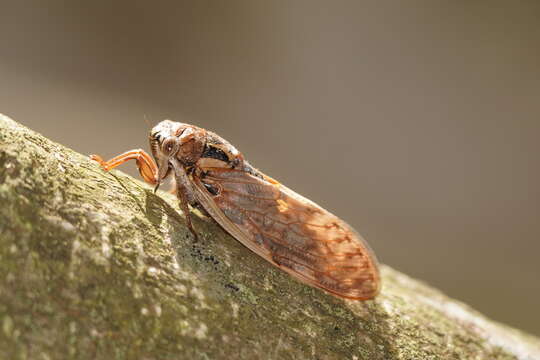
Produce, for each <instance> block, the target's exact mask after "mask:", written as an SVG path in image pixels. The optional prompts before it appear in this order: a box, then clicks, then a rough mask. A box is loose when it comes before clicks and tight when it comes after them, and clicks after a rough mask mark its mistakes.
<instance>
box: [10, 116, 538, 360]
mask: <svg viewBox="0 0 540 360" xmlns="http://www.w3.org/2000/svg"><path fill="white" fill-rule="evenodd" d="M0 204H1V206H0V353H1V354H2V356H1V357H3V358H6V359H8V358H9V359H42V358H43V359H62V358H76V359H131V358H137V359H147V360H150V359H156V360H157V359H373V360H376V359H527V360H532V359H540V341H539V339H538V338H536V337H533V336H530V335H527V334H524V333H522V332H520V331H518V330H515V329H512V328H510V327H507V326H504V325H501V324H498V323H495V322H493V321H491V320H488V319H487V318H485V317H484V316H483V315H481V314H479V313H478V312H476V311H474V310H472V309H471V308H470V307H468V306H467V305H464V304H462V303H459V302H457V301H455V300H452V299H449V298H448V297H447V296H445V295H443V294H442V293H441V292H439V291H437V290H435V289H433V288H431V287H429V286H427V285H425V284H423V283H421V282H419V281H416V280H414V279H411V278H410V277H408V276H406V275H403V274H401V273H399V272H397V271H395V270H393V269H391V268H389V267H388V266H382V277H383V279H382V281H383V289H382V293H381V295H380V296H379V297H378V298H377V299H376V300H374V301H366V302H358V301H349V300H341V299H337V298H334V297H332V296H329V295H327V294H325V293H323V292H321V291H319V290H316V289H313V288H310V287H308V286H305V285H303V284H300V283H298V282H296V281H295V280H293V279H292V278H291V277H290V276H288V275H286V274H284V273H282V272H281V271H280V270H278V269H276V268H274V267H272V266H271V265H270V264H268V263H267V262H266V261H264V260H263V259H261V258H260V257H258V256H257V255H255V254H253V253H251V252H250V251H249V250H248V249H246V248H245V247H243V246H242V245H241V244H240V243H239V242H238V241H236V240H235V239H233V238H231V237H230V236H229V235H227V234H226V233H225V232H224V231H223V230H222V229H221V228H220V227H219V226H218V225H216V224H215V223H214V222H213V221H212V220H211V219H208V218H204V217H203V216H199V215H197V213H195V216H194V226H195V228H196V229H197V230H198V232H199V237H200V238H199V241H198V242H194V240H193V238H192V236H191V234H190V232H189V231H188V230H187V228H186V224H185V221H184V217H183V215H182V214H181V212H180V211H179V209H178V206H177V201H176V199H175V198H174V197H173V196H172V195H170V194H167V193H165V192H158V194H157V195H154V194H153V192H152V189H150V188H149V187H148V186H146V185H144V184H142V183H141V182H139V181H137V180H134V179H133V178H131V177H129V176H126V175H124V174H122V173H121V172H117V171H112V172H111V173H106V172H104V171H102V170H101V169H100V168H99V166H98V165H97V164H96V163H94V162H92V161H90V160H89V159H88V158H87V157H86V156H83V155H80V154H78V153H75V152H74V151H72V150H70V149H67V148H65V147H63V146H61V145H59V144H56V143H54V142H52V141H50V140H48V139H46V138H44V137H43V136H41V135H39V134H37V133H35V132H33V131H31V130H29V129H27V128H25V127H23V126H21V125H19V124H18V123H16V122H14V121H13V120H10V119H8V118H7V117H5V116H1V115H0Z"/></svg>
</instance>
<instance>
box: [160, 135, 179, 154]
mask: <svg viewBox="0 0 540 360" xmlns="http://www.w3.org/2000/svg"><path fill="white" fill-rule="evenodd" d="M175 148H176V138H172V137H170V138H168V139H165V141H163V144H162V145H161V151H162V152H163V153H164V154H165V155H170V154H171V153H172V152H173V151H174V150H175Z"/></svg>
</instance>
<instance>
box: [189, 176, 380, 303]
mask: <svg viewBox="0 0 540 360" xmlns="http://www.w3.org/2000/svg"><path fill="white" fill-rule="evenodd" d="M204 172H205V176H204V179H199V178H194V183H195V185H196V192H197V195H198V198H199V200H200V202H201V203H202V205H203V207H204V208H205V209H206V210H207V211H208V213H209V214H210V215H211V216H212V217H213V218H214V219H215V220H216V221H217V222H218V223H219V224H220V225H221V226H222V227H223V228H225V230H227V231H228V232H229V233H230V234H231V235H232V236H234V237H235V238H236V239H237V240H239V241H240V242H242V243H243V244H244V245H245V246H247V247H248V248H249V249H250V250H252V251H253V252H255V253H257V254H258V255H260V256H262V257H263V258H265V259H266V260H268V261H269V262H271V263H272V264H273V265H275V266H277V267H279V268H281V269H282V270H284V271H286V272H288V273H289V274H291V275H293V276H294V277H296V278H297V279H299V280H300V281H302V282H305V283H307V284H309V285H312V286H315V287H319V288H322V289H324V290H326V291H328V292H330V293H333V294H335V295H337V296H340V297H345V298H350V299H362V300H365V299H371V298H373V297H374V296H375V295H377V293H378V292H379V288H380V277H379V272H378V264H377V260H376V258H375V256H374V254H373V252H372V251H371V250H370V248H369V246H368V245H367V244H366V242H365V241H364V240H363V239H362V237H361V236H360V235H358V234H357V233H356V231H354V230H353V229H352V228H351V227H350V226H348V225H347V224H346V223H345V222H344V221H342V220H340V219H339V218H337V217H336V216H335V215H333V214H331V213H329V212H328V211H326V210H324V209H323V208H321V207H320V206H318V205H317V204H315V203H313V202H312V201H310V200H308V199H306V198H304V197H302V196H300V195H298V194H297V193H295V192H294V191H292V190H290V189H288V188H286V187H285V186H283V185H281V184H279V183H278V182H276V181H274V180H272V179H271V178H268V177H265V178H264V179H261V178H259V177H256V176H254V175H252V174H249V173H247V172H244V171H239V170H231V169H224V168H209V169H208V168H207V169H204ZM205 184H206V185H205ZM209 189H211V190H212V191H209Z"/></svg>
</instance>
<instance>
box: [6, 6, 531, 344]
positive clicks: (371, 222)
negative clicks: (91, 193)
mask: <svg viewBox="0 0 540 360" xmlns="http://www.w3.org/2000/svg"><path fill="white" fill-rule="evenodd" d="M539 19H540V2H538V1H522V2H517V1H453V2H438V1H406V2H398V1H394V2H380V1H373V2H361V1H307V0H306V1H294V0H290V1H289V0H287V1H252V0H245V1H236V0H235V1H157V2H150V1H139V0H131V1H113V2H110V1H91V2H89V1H85V2H83V1H53V0H49V1H46V2H45V1H37V0H35V1H18V2H16V1H11V2H7V1H4V0H0V112H1V113H4V114H6V115H9V116H11V117H13V118H14V119H16V120H18V121H20V122H22V123H23V124H25V125H27V126H29V127H31V128H33V129H35V130H37V131H39V132H41V133H43V134H44V135H46V136H48V137H50V138H52V139H54V140H56V141H58V142H60V143H63V144H65V145H67V146H70V147H72V148H73V149H75V150H77V151H79V152H82V153H87V154H89V153H99V154H101V155H103V156H104V157H111V156H113V155H117V154H118V153H120V152H122V151H125V150H128V149H131V148H137V147H143V148H146V149H148V145H147V134H148V131H149V126H148V125H147V124H146V123H145V120H144V118H145V116H146V117H147V118H148V119H149V121H150V122H151V123H152V124H154V123H157V122H158V121H160V120H162V119H164V118H170V119H174V120H179V121H184V122H190V123H193V124H196V125H199V126H202V127H205V128H207V129H209V130H213V131H215V132H217V133H218V134H220V135H221V136H223V137H224V138H226V139H228V140H229V141H231V142H232V143H233V144H234V145H235V146H236V147H237V148H238V149H240V151H242V152H243V153H244V155H245V156H246V157H247V159H248V160H250V161H251V163H252V164H254V165H255V166H256V167H259V168H260V169H261V170H263V171H264V172H266V173H267V174H269V175H270V176H272V177H275V178H277V179H279V180H280V181H282V182H283V183H284V184H286V185H287V186H289V187H291V188H292V189H294V190H296V191H298V192H299V193H301V194H303V195H305V196H306V197H308V198H310V199H312V200H314V201H316V202H318V203H319V204H321V205H322V206H324V207H326V208H328V209H329V210H331V211H333V212H334V213H336V214H337V215H339V216H340V217H342V218H343V219H345V220H346V221H348V222H349V223H350V224H351V225H353V226H354V227H355V228H357V229H358V230H359V232H360V233H362V234H363V235H364V237H366V238H367V239H368V241H369V243H370V244H371V245H372V247H373V248H374V249H375V250H376V252H377V254H378V256H379V258H380V259H381V261H382V262H384V263H387V264H389V265H390V266H392V267H395V268H397V269H399V270H402V271H404V272H406V273H407V274H410V275H412V276H414V277H417V278H420V279H424V280H425V281H427V282H428V283H430V284H432V285H434V286H436V287H439V288H440V289H442V290H443V291H444V292H446V293H447V294H449V295H451V296H452V297H455V298H458V299H461V300H463V301H465V302H467V303H469V304H470V305H472V306H473V307H475V308H477V309H478V310H480V311H481V312H483V313H485V314H487V315H488V316H490V317H492V318H494V319H496V320H499V321H503V322H506V323H509V324H511V325H514V326H517V327H519V328H522V329H524V330H528V331H530V332H533V333H536V334H540V321H538V320H540V314H539V310H538V309H539V304H540V300H539V297H540V281H539V275H540V264H539V253H540V241H539V240H540V223H539V219H540V216H539V215H540V190H539V187H538V185H539V184H540V170H539V167H538V165H539V162H538V156H539V154H540V141H539V136H540V119H539V115H540V65H539V64H540V21H539ZM123 170H124V171H127V172H130V173H131V174H134V175H135V174H137V172H136V170H135V167H134V165H133V164H131V165H129V166H126V167H124V168H123Z"/></svg>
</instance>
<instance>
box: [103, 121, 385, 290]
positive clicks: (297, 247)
mask: <svg viewBox="0 0 540 360" xmlns="http://www.w3.org/2000/svg"><path fill="white" fill-rule="evenodd" d="M150 145H151V149H152V154H153V156H154V158H155V159H156V161H157V166H156V168H157V169H156V170H154V173H155V179H154V181H153V182H152V181H148V180H147V181H148V182H151V183H154V184H157V185H159V183H161V181H163V179H164V178H165V177H167V176H168V175H169V174H170V173H171V172H172V173H174V176H175V180H176V187H177V189H176V192H177V194H178V196H179V198H180V199H181V201H182V203H183V206H184V210H187V203H190V204H191V205H192V206H197V207H199V208H202V209H204V210H205V211H206V212H207V213H208V214H209V215H210V216H211V217H212V218H213V219H214V220H216V221H217V222H218V223H219V224H220V225H221V226H222V227H223V228H224V229H225V230H226V231H228V232H229V233H230V234H231V235H232V236H234V237H235V238H236V239H237V240H239V241H240V242H242V243H243V244H244V245H245V246H246V247H248V248H249V249H251V250H252V251H253V252H255V253H256V254H258V255H260V256H261V257H263V258H265V259H266V260H268V261H269V262H270V263H272V264H273V265H275V266H277V267H279V268H280V269H282V270H284V271H286V272H287V273H289V274H291V275H293V276H294V277H295V278H297V279H299V280H300V281H302V282H304V283H307V284H309V285H311V286H315V287H319V288H321V289H324V290H326V291H328V292H330V293H332V294H334V295H337V296H340V297H344V298H350V299H362V300H365V299H371V298H373V297H374V296H376V295H377V293H378V292H379V289H380V276H379V270H378V264H377V260H376V258H375V256H374V254H373V252H372V251H371V250H370V248H369V247H368V245H367V244H366V242H365V241H364V240H363V239H362V238H361V237H360V235H358V234H357V233H356V232H355V231H354V230H353V229H352V228H351V227H350V226H349V225H347V224H346V223H345V222H344V221H342V220H340V219H339V218H337V217H336V216H335V215H333V214H331V213H330V212H328V211H326V210H324V209H323V208H321V207H320V206H318V205H317V204H315V203H313V202H312V201H310V200H308V199H306V198H304V197H302V196H300V195H298V194H297V193H295V192H294V191H292V190H290V189H288V188H287V187H285V186H283V185H282V184H280V183H278V182H277V181H275V180H273V179H272V178H270V177H268V176H266V175H264V174H262V173H261V172H259V171H258V170H256V169H254V168H253V167H252V166H251V165H250V164H249V163H248V162H247V161H245V160H244V157H243V156H242V154H241V153H239V152H238V151H237V150H236V149H235V148H234V147H233V146H232V145H231V144H229V143H228V142H227V141H225V140H224V139H222V138H221V137H219V136H218V135H216V134H214V133H211V132H209V131H206V130H204V129H201V128H198V127H195V126H192V125H187V124H182V123H176V122H172V121H168V120H165V121H163V122H161V123H160V124H158V125H157V126H156V127H155V128H154V129H153V130H152V132H151V136H150ZM130 154H131V153H130ZM131 158H133V157H131ZM115 159H116V158H115ZM115 159H113V160H115ZM137 159H138V158H137ZM145 159H146V157H145ZM96 160H98V159H96ZM98 161H99V160H98ZM138 161H139V159H138ZM116 162H118V160H117V159H116ZM116 162H115V164H116ZM107 163H109V162H107ZM107 163H106V162H103V161H102V165H103V166H104V168H107ZM152 166H153V165H151V164H150V165H148V166H145V165H142V166H141V165H140V166H139V169H140V171H141V174H142V175H143V177H144V176H145V174H148V173H149V171H150V170H149V168H150V167H152ZM154 166H155V165H154ZM145 179H146V178H145ZM186 214H188V212H186ZM189 226H190V227H191V223H190V222H189Z"/></svg>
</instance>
